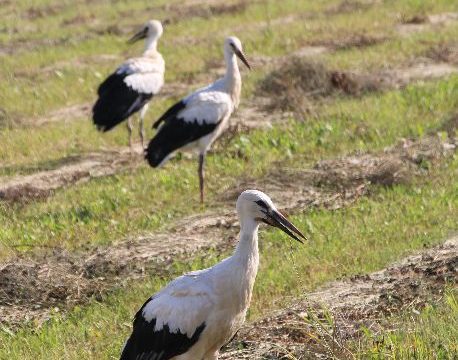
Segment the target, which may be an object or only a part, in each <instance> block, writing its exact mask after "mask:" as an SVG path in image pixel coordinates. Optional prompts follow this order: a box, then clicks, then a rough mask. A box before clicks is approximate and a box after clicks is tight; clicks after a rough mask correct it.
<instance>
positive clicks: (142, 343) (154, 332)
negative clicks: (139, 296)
mask: <svg viewBox="0 0 458 360" xmlns="http://www.w3.org/2000/svg"><path fill="white" fill-rule="evenodd" d="M201 284H202V283H199V282H198V281H196V279H195V278H192V277H191V278H189V277H180V278H178V279H177V280H175V281H174V282H172V283H171V284H170V285H169V286H168V287H167V288H165V289H164V290H162V291H161V292H160V293H158V294H156V295H154V296H152V297H151V298H150V299H148V301H147V302H145V304H143V306H142V307H141V309H140V310H139V311H138V312H137V314H136V315H135V320H134V326H133V331H132V335H131V336H130V338H129V339H128V340H127V342H126V345H125V346H124V349H123V352H122V355H121V360H139V359H155V360H167V359H171V358H173V357H174V356H177V355H180V354H184V353H185V352H187V351H188V350H189V349H190V348H191V347H192V346H193V345H194V344H195V343H197V341H198V340H199V337H200V335H201V334H202V332H203V331H204V329H205V327H206V323H205V321H206V320H207V317H208V315H209V313H210V312H211V309H212V305H213V303H212V301H211V299H210V297H209V295H208V291H207V290H206V289H205V288H203V287H202V285H201Z"/></svg>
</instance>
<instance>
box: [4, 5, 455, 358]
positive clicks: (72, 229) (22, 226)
mask: <svg viewBox="0 0 458 360" xmlns="http://www.w3.org/2000/svg"><path fill="white" fill-rule="evenodd" d="M340 3H341V1H340V0H329V1H322V2H321V1H320V2H316V1H295V0H286V1H282V2H278V1H274V0H262V1H256V2H249V4H248V5H247V7H246V9H245V10H244V11H239V12H235V13H225V14H214V15H213V16H210V17H207V18H206V17H199V16H194V15H188V13H186V15H185V16H183V18H182V19H180V21H178V22H174V23H172V24H169V25H168V26H167V28H166V30H165V34H164V37H163V39H162V40H161V44H160V51H161V52H162V53H163V55H164V57H165V58H166V61H167V72H166V81H167V82H169V83H170V82H182V83H185V84H189V90H192V89H195V88H197V87H199V86H201V85H204V84H205V83H206V82H208V81H210V79H203V78H201V77H199V75H200V74H204V73H205V72H206V71H207V70H208V69H207V68H208V63H209V61H210V62H213V61H214V60H217V61H222V56H221V42H222V39H223V37H224V36H226V35H229V34H236V35H239V36H240V37H241V39H242V40H243V42H244V45H245V50H246V52H247V54H248V56H253V57H254V56H256V55H260V56H284V55H288V54H290V53H291V52H293V51H295V50H297V49H299V48H301V47H302V46H308V45H314V44H318V45H319V44H322V43H325V44H327V43H336V42H337V43H339V41H345V40H346V39H348V38H352V37H355V36H356V37H357V36H360V35H362V34H364V35H367V36H377V37H385V38H386V39H387V40H385V41H382V42H380V43H377V44H374V45H372V46H368V47H362V48H347V49H341V50H337V51H334V52H331V53H327V54H324V55H322V56H321V57H320V59H319V60H320V61H323V62H325V63H326V65H327V66H329V67H330V68H333V69H342V68H343V69H351V70H357V71H358V70H359V71H363V72H373V71H378V70H380V69H383V68H385V67H398V66H405V65H407V64H409V62H411V60H412V59H413V58H416V57H418V56H422V55H424V54H425V52H427V51H428V49H429V48H430V47H432V46H435V45H437V44H440V43H443V42H450V41H455V39H456V36H457V34H458V25H457V24H456V23H451V24H448V25H447V26H440V27H437V28H435V29H433V30H427V31H424V32H421V33H417V34H412V35H410V36H407V37H400V35H399V33H398V32H397V31H396V30H395V26H396V25H397V24H399V23H400V21H401V18H403V17H404V18H408V17H411V16H413V15H421V14H425V13H440V12H453V11H458V4H457V3H456V1H452V0H440V1H432V0H430V1H420V0H404V1H392V0H389V1H383V2H376V3H375V4H374V5H373V6H371V7H364V6H363V7H362V8H359V9H356V10H352V11H346V12H341V13H336V12H333V11H332V9H335V8H336V6H337V5H339V4H340ZM164 4H168V5H170V6H172V9H175V10H174V11H176V9H177V7H178V8H179V7H180V6H181V4H182V2H180V1H165V0H160V1H155V2H154V4H152V3H151V1H146V0H132V1H116V2H112V1H108V0H100V1H97V2H95V3H88V2H86V1H82V0H78V1H77V6H75V2H72V1H63V2H60V1H59V2H58V1H49V0H34V1H33V2H32V3H31V2H29V1H11V2H9V3H8V2H7V3H6V4H2V6H1V7H0V18H2V20H3V22H2V24H1V25H0V51H1V49H2V48H3V47H5V48H6V49H10V48H11V47H14V48H15V50H17V51H16V52H15V53H14V54H12V55H11V54H8V53H6V54H3V53H2V54H1V56H2V61H1V64H0V78H1V79H2V85H3V86H2V87H1V88H0V163H1V164H3V165H4V166H2V167H0V176H2V177H5V178H6V177H9V176H14V175H17V174H29V173H31V172H34V171H37V170H42V169H52V168H55V167H57V166H59V164H62V163H64V162H65V161H69V158H73V157H79V156H84V155H85V154H87V153H88V152H92V151H100V150H105V149H111V148H113V147H120V146H125V144H126V137H127V136H126V132H125V129H124V128H123V127H120V128H119V129H116V130H114V131H113V132H110V133H109V134H106V135H101V134H99V133H97V132H96V131H95V130H94V129H93V126H92V124H91V123H90V120H89V119H85V118H76V119H74V120H72V121H67V122H56V123H49V124H46V125H43V126H40V127H35V126H31V123H30V120H33V119H34V118H36V117H42V118H46V116H47V114H49V113H50V112H52V111H54V110H56V109H59V108H62V107H65V106H68V105H73V104H80V103H92V102H93V101H94V96H95V89H96V87H97V85H98V84H99V83H100V81H101V80H102V78H103V77H104V76H105V75H106V74H108V73H109V72H110V71H112V70H113V69H114V67H115V66H116V65H117V64H118V63H119V62H120V61H122V60H123V59H124V58H126V57H128V56H135V55H136V54H138V53H139V52H140V51H141V45H138V46H135V47H127V46H126V45H125V44H124V42H125V39H126V38H127V37H128V36H129V34H130V33H131V32H132V31H133V30H134V29H135V28H137V27H138V26H139V25H140V24H141V23H142V22H143V21H145V20H147V18H146V17H150V16H151V17H157V18H160V19H165V18H167V17H169V16H172V15H173V14H171V13H169V12H168V10H167V9H166V8H164V7H162V5H164ZM55 6H56V8H55V10H54V7H55ZM31 7H33V9H32V11H31V10H30V9H31ZM145 8H147V9H148V11H147V13H146V14H144V13H143V12H142V11H143V10H144V9H145ZM40 12H42V13H43V14H44V15H43V16H40V15H38V16H37V15H36V14H39V13H40ZM34 14H35V15H34ZM290 15H294V16H295V18H294V19H293V21H292V22H288V23H285V22H284V19H285V18H288V16H290ZM78 16H81V19H79V20H81V21H79V20H78ZM145 16H146V17H145ZM281 19H283V21H282V20H281ZM112 25H115V26H117V27H118V29H119V31H120V32H121V34H120V35H112V34H107V33H103V34H100V32H101V31H102V32H103V31H104V30H105V29H107V27H109V26H112ZM50 44H52V45H50ZM106 55H109V56H108V57H107V56H106ZM183 59H186V61H183ZM271 68H272V66H270V65H269V64H267V66H265V67H258V68H257V69H256V70H255V71H253V72H251V73H248V72H244V74H243V76H244V90H243V91H244V94H243V99H248V98H250V97H251V96H255V95H256V87H257V84H258V81H259V80H260V79H262V78H263V76H265V75H266V73H267V72H268V71H270V70H271ZM197 79H199V80H197ZM200 79H202V80H200ZM201 81H202V83H201ZM176 95H177V97H179V96H182V95H185V94H184V93H183V94H176ZM457 95H458V77H457V76H450V77H448V78H446V79H443V80H440V81H435V82H430V83H425V84H415V85H411V86H408V87H407V88H405V89H402V90H395V91H389V92H386V93H383V94H368V95H365V96H363V97H358V98H350V97H337V98H332V99H327V100H325V101H324V102H322V103H319V104H317V113H316V115H314V116H310V117H308V118H307V119H306V120H305V121H303V122H298V121H296V119H294V118H291V119H290V121H289V122H286V123H284V124H281V125H276V126H274V127H273V128H272V129H270V130H256V131H252V132H250V133H246V134H240V135H238V136H236V137H235V138H234V139H232V141H230V142H229V143H227V144H225V143H224V142H219V143H217V144H216V147H215V148H216V152H215V153H214V154H212V155H211V156H209V157H208V164H207V174H209V176H208V199H207V201H208V205H207V207H201V206H200V205H198V203H197V198H198V197H197V194H198V190H197V189H198V184H197V176H196V161H195V159H193V160H186V159H184V158H181V159H177V160H174V161H171V162H170V163H169V164H167V166H165V168H164V169H161V170H159V171H154V170H151V169H150V168H148V167H147V166H146V165H141V166H139V167H138V168H136V169H134V170H132V171H125V172H121V173H119V174H117V175H115V176H110V177H106V178H99V179H96V180H92V181H90V182H88V183H85V184H79V185H75V186H72V187H71V188H68V189H61V190H58V191H56V193H55V194H54V195H53V196H51V197H50V198H48V199H46V200H44V201H31V202H30V203H25V204H7V203H4V202H0V223H1V224H2V226H0V261H7V260H8V259H10V258H11V257H12V256H14V255H15V254H16V253H17V252H22V251H29V252H30V253H31V254H33V252H34V251H35V250H36V249H41V248H42V247H46V248H47V247H64V248H67V249H69V250H70V251H73V250H81V249H84V248H87V247H94V246H97V245H100V244H111V243H114V242H116V241H118V240H122V239H124V238H126V237H130V236H135V235H137V234H142V233H145V232H154V231H160V230H162V229H165V228H166V227H167V226H168V225H170V224H171V223H172V222H173V221H175V220H176V219H179V218H182V217H183V216H187V215H191V214H196V213H199V212H202V211H205V210H207V209H208V208H214V209H216V208H217V207H218V206H219V205H218V201H216V200H217V199H218V197H219V196H220V195H221V194H222V193H223V192H224V191H225V190H226V189H228V188H231V187H232V186H234V185H235V184H237V183H238V182H239V181H240V179H244V178H253V177H260V176H264V175H265V174H266V173H267V171H269V170H270V169H271V168H272V167H274V166H276V165H277V164H278V162H279V161H282V163H283V165H284V166H287V167H296V168H303V167H309V166H312V165H313V164H314V163H315V162H316V161H318V160H321V159H326V158H332V157H338V156H342V155H345V154H348V153H357V152H361V151H362V152H365V151H380V150H381V149H383V148H384V147H386V146H389V145H392V144H394V143H396V142H397V141H398V140H399V139H400V138H402V137H404V138H408V137H415V138H419V137H422V136H424V135H425V134H428V133H430V132H435V131H436V130H438V129H439V128H440V127H441V125H442V123H443V122H444V121H445V120H447V119H449V118H450V117H451V116H452V114H454V113H455V112H456V109H457V107H458V96H457ZM155 100H156V101H153V103H152V108H151V109H150V112H149V119H152V118H155V117H157V115H158V114H159V113H161V112H162V111H163V110H165V109H166V107H167V106H169V105H170V104H171V103H172V102H173V101H174V100H175V99H171V98H168V99H165V98H162V99H155ZM244 101H246V100H242V104H241V106H242V107H243V106H244ZM69 117H70V118H72V117H74V116H69ZM25 120H27V121H25ZM32 122H33V121H32ZM148 135H149V136H150V135H152V130H149V134H148ZM223 144H224V147H223ZM457 174H458V161H457V158H456V156H455V157H453V158H452V159H450V160H448V161H444V162H443V163H442V164H440V165H439V166H438V167H432V168H430V172H429V173H428V176H426V177H422V178H418V179H416V180H415V181H414V182H413V183H412V184H410V185H398V186H395V187H393V188H378V187H375V188H372V192H371V195H370V196H369V197H366V198H362V199H360V200H359V201H358V202H356V203H355V204H354V205H352V206H350V207H348V208H345V209H341V210H337V211H328V210H325V209H311V210H309V211H308V212H307V213H299V214H296V215H295V216H293V221H294V222H295V223H297V225H298V226H299V227H300V228H301V229H304V230H305V232H307V233H308V234H309V235H310V239H311V240H310V242H309V243H307V244H306V245H305V246H301V247H299V246H296V245H294V246H293V250H291V245H290V243H289V242H288V241H287V239H286V238H285V237H284V236H283V235H281V234H280V233H279V232H277V231H274V230H271V229H270V230H262V232H261V235H260V236H261V243H260V246H261V253H262V255H261V256H262V257H261V268H260V273H259V276H258V279H257V283H256V286H255V293H254V297H253V304H252V307H251V310H250V313H249V317H250V319H256V318H258V317H261V316H262V315H263V314H264V313H265V312H266V311H268V310H270V309H274V308H278V307H281V306H284V305H285V304H286V303H287V302H288V301H289V299H291V298H293V297H297V296H301V295H302V293H303V291H304V290H305V291H309V290H312V289H315V288H316V287H318V286H320V285H321V284H323V283H325V282H327V281H330V280H334V279H336V278H341V277H345V276H349V275H353V274H360V273H367V272H370V271H374V270H377V269H380V268H382V267H384V266H386V265H387V264H389V263H390V262H391V261H394V260H396V259H399V258H400V257H402V256H404V255H406V254H408V253H409V252H411V251H413V250H418V249H421V248H423V247H425V246H426V247H429V246H433V245H435V244H437V243H439V242H440V241H442V240H443V239H444V238H446V237H447V236H448V235H450V234H451V233H453V232H456V231H457V229H458V226H457V222H456V218H457V217H458V197H457V196H456V195H457V193H458V183H457V180H456V179H457V176H456V175H457ZM226 255H227V254H219V253H216V252H211V253H210V254H202V257H201V258H198V259H196V260H195V261H193V262H191V263H189V262H180V263H175V264H173V265H172V266H171V269H170V271H169V273H168V275H167V276H165V277H164V278H157V277H154V276H152V277H151V278H148V279H143V280H137V281H132V282H130V283H129V284H128V285H127V286H126V287H124V288H120V289H115V290H113V291H112V292H111V293H109V294H105V295H104V298H103V301H101V302H96V301H95V300H93V301H91V302H90V303H89V304H86V305H81V306H79V307H76V308H75V309H71V310H70V311H69V312H68V313H66V314H62V313H57V312H56V313H55V314H52V316H51V319H50V320H49V321H47V322H46V323H45V324H43V325H39V324H37V323H33V322H32V323H29V324H25V325H24V328H23V329H21V330H20V331H18V332H17V333H12V332H11V331H9V330H8V329H7V328H6V327H3V326H0V359H32V358H33V359H81V358H85V359H86V358H88V359H89V358H117V357H118V355H119V350H120V347H121V345H122V342H123V340H124V339H125V338H126V336H127V335H128V333H129V331H130V323H131V317H132V315H133V313H134V312H135V310H136V309H137V308H138V307H139V306H140V305H141V304H142V303H143V301H144V299H145V298H146V297H147V296H149V295H150V294H151V293H153V292H154V291H156V290H157V289H159V288H160V287H161V286H162V285H163V284H164V283H165V282H166V281H168V280H170V278H172V277H173V276H175V275H178V274H181V273H182V272H183V271H187V270H191V269H196V268H202V267H205V266H210V265H212V264H214V263H215V262H217V261H219V260H220V259H221V258H222V257H224V256H226ZM452 294H454V293H452ZM447 299H448V300H447V304H445V305H443V306H439V307H434V306H431V307H429V308H427V309H426V310H425V311H424V312H423V313H422V314H421V315H420V317H417V318H416V319H415V321H416V322H415V323H414V325H415V326H414V327H413V328H414V329H413V331H411V330H412V327H411V326H410V323H409V321H410V318H409V317H406V318H405V319H404V320H403V321H404V323H403V324H405V326H401V327H400V328H399V329H398V331H396V332H394V333H390V334H389V336H387V337H385V338H384V342H381V343H380V342H377V344H378V345H374V344H375V343H376V341H377V340H379V339H376V338H375V335H374V337H371V335H368V338H367V341H366V342H365V343H364V344H362V345H361V348H359V349H358V351H360V352H361V354H362V355H361V358H365V356H367V357H373V358H384V357H391V358H396V359H398V358H400V359H404V358H415V356H418V357H417V358H421V357H420V356H422V357H423V358H425V359H426V358H433V357H438V358H441V357H442V358H443V359H446V358H447V356H448V355H449V354H453V351H455V352H456V345H455V348H453V346H454V343H453V341H452V340H453V338H454V337H453V335H454V334H456V333H454V332H453V330H454V329H455V328H456V327H457V326H456V325H457V324H455V323H454V322H453V321H450V320H449V319H448V318H452V316H455V317H456V295H449V297H448V298H447ZM388 321H390V320H389V319H388ZM455 338H456V336H455ZM439 340H440V341H439ZM377 346H378V347H377Z"/></svg>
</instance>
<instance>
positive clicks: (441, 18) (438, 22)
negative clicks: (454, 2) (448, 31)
mask: <svg viewBox="0 0 458 360" xmlns="http://www.w3.org/2000/svg"><path fill="white" fill-rule="evenodd" d="M456 21H458V13H454V12H447V13H441V14H433V15H427V14H417V15H413V16H410V17H405V16H401V24H399V25H398V26H397V31H398V33H399V34H400V35H401V36H410V35H411V34H414V33H417V32H420V31H425V30H428V29H433V28H435V27H438V26H446V25H449V24H451V23H453V22H456Z"/></svg>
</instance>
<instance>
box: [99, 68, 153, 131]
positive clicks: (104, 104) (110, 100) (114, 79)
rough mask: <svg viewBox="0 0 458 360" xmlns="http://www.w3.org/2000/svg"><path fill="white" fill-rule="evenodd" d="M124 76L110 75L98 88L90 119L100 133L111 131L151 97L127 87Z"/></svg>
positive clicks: (124, 74) (123, 74) (151, 95)
mask: <svg viewBox="0 0 458 360" xmlns="http://www.w3.org/2000/svg"><path fill="white" fill-rule="evenodd" d="M126 76H128V74H126V73H122V74H118V73H114V74H111V75H110V76H109V77H108V78H107V79H106V80H105V81H104V82H103V83H102V84H101V85H100V86H99V88H98V91H97V92H98V94H99V98H98V99H97V102H96V103H95V105H94V107H93V108H92V119H93V121H94V124H95V125H96V126H97V129H98V130H100V131H108V130H111V129H112V128H114V127H115V126H116V125H118V124H119V123H121V122H122V121H123V120H125V119H127V118H128V117H129V116H131V115H132V114H134V113H135V112H137V111H138V110H140V109H141V108H142V107H143V106H144V105H145V104H146V103H147V102H148V101H149V100H151V98H152V97H153V94H146V93H140V92H137V91H135V90H134V89H132V88H130V87H129V86H127V85H126V83H125V82H124V79H125V78H126Z"/></svg>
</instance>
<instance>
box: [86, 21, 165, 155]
mask: <svg viewBox="0 0 458 360" xmlns="http://www.w3.org/2000/svg"><path fill="white" fill-rule="evenodd" d="M162 31H163V30H162V25H161V23H160V22H159V21H157V20H151V21H148V22H147V23H146V24H145V26H144V27H143V29H142V30H140V31H139V32H138V33H136V34H135V35H134V36H133V37H132V38H131V39H130V40H129V42H130V43H134V42H136V41H138V40H140V39H145V38H146V41H145V51H144V52H143V55H142V56H141V57H137V58H132V59H129V60H127V61H126V62H125V63H124V64H122V65H121V66H120V67H118V68H117V69H116V71H115V72H114V73H113V74H111V75H110V76H109V77H108V78H107V79H106V80H105V81H104V82H103V83H102V84H101V85H100V86H99V89H98V95H99V98H98V99H97V102H96V103H95V105H94V107H93V109H92V115H93V116H92V118H93V120H94V124H95V125H96V126H97V129H98V130H100V131H104V132H105V131H108V130H111V129H112V128H114V127H115V126H116V125H118V124H119V123H121V122H122V121H124V120H125V119H128V120H127V129H128V131H129V146H130V148H131V149H132V129H133V124H132V118H131V115H132V114H134V113H136V112H137V111H140V124H139V128H140V129H139V133H140V139H141V143H142V148H143V147H144V144H143V142H144V140H143V139H144V137H145V133H144V129H143V118H144V116H145V113H146V111H147V110H148V102H149V101H150V100H151V98H152V97H153V96H154V95H156V94H157V93H158V92H159V90H160V89H161V87H162V85H163V84H164V71H165V63H164V59H163V58H162V55H161V54H160V53H159V52H158V51H157V41H158V39H159V38H160V37H161V35H162Z"/></svg>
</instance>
